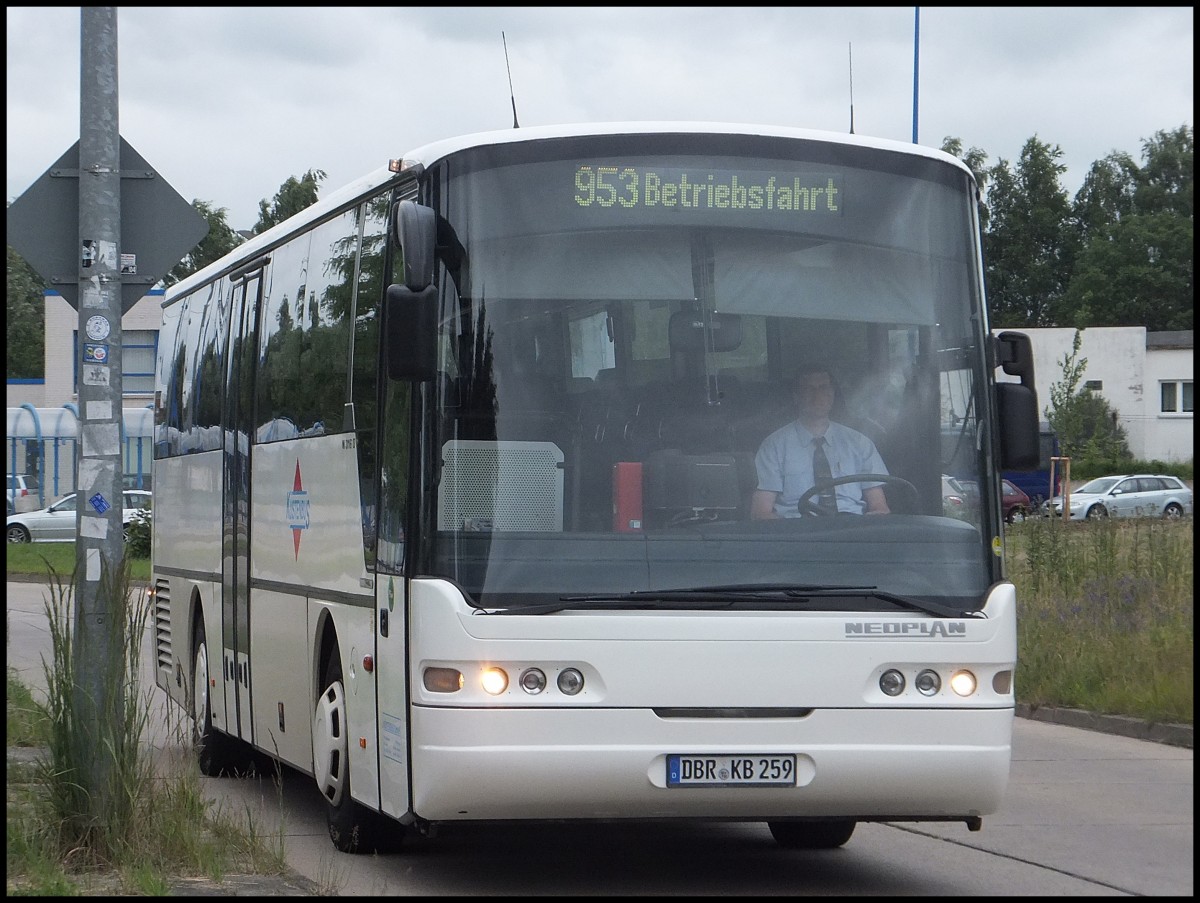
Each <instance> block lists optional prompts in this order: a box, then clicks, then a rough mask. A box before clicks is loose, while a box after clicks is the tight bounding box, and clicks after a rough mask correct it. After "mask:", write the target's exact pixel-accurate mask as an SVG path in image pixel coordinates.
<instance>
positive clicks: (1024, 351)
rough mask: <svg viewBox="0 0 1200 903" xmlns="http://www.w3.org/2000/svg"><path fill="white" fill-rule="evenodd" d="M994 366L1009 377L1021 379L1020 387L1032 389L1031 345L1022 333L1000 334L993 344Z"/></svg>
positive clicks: (1027, 337)
mask: <svg viewBox="0 0 1200 903" xmlns="http://www.w3.org/2000/svg"><path fill="white" fill-rule="evenodd" d="M993 348H994V349H995V355H996V364H995V365H996V366H997V367H1003V368H1004V372H1005V373H1007V374H1008V375H1009V376H1019V377H1021V385H1023V386H1025V387H1026V388H1029V389H1033V388H1034V382H1033V343H1032V342H1031V341H1030V340H1029V336H1027V335H1026V334H1025V333H1023V332H1002V333H1000V334H999V335H998V336H996V338H995V340H994V344H993Z"/></svg>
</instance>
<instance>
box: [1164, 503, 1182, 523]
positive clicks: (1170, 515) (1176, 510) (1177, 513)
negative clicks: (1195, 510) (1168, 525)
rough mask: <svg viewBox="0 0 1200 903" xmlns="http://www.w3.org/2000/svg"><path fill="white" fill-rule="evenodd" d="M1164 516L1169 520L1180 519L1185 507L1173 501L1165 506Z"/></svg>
mask: <svg viewBox="0 0 1200 903" xmlns="http://www.w3.org/2000/svg"><path fill="white" fill-rule="evenodd" d="M1163 517H1165V518H1166V519H1167V520H1179V518H1181V517H1183V508H1181V507H1180V506H1179V505H1177V504H1175V503H1174V502H1171V503H1170V504H1169V505H1167V507H1165V508H1163Z"/></svg>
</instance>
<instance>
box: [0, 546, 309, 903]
mask: <svg viewBox="0 0 1200 903" xmlns="http://www.w3.org/2000/svg"><path fill="white" fill-rule="evenodd" d="M17 548H22V547H17ZM38 548H39V550H41V549H46V550H49V549H50V548H51V547H50V546H49V545H47V546H39V547H38ZM11 551H12V547H10V553H11ZM73 555H74V550H73V547H72V546H71V545H70V544H62V546H61V550H60V551H49V552H48V553H47V554H46V556H45V558H43V559H42V571H41V573H42V575H44V577H43V579H45V577H48V578H49V584H48V590H49V591H48V595H47V598H46V603H45V605H46V616H47V622H48V624H49V628H50V637H51V660H50V661H47V662H45V675H46V684H47V690H46V694H45V701H41V700H39V699H38V698H35V695H34V694H33V693H32V692H31V691H30V689H29V688H28V687H25V686H24V685H22V684H21V683H20V682H19V681H18V680H16V679H15V677H14V672H13V671H12V670H11V669H10V670H9V672H8V678H7V684H8V686H7V690H8V693H7V696H8V699H7V733H8V746H9V747H17V748H22V747H24V748H28V749H30V750H31V754H28V755H24V756H17V757H15V758H14V757H12V756H10V757H9V761H8V763H7V777H8V780H7V800H8V807H7V829H8V831H7V836H8V848H7V849H8V858H7V866H8V867H7V878H6V885H7V890H8V894H9V896H14V895H20V896H45V895H50V894H53V895H55V896H82V895H86V896H95V895H102V894H103V895H110V894H119V895H138V896H164V895H169V894H171V893H172V890H173V887H174V884H175V882H177V881H179V880H180V879H186V878H192V877H200V878H206V879H209V880H211V881H217V882H219V881H221V879H222V878H223V877H224V876H226V875H229V874H233V873H237V874H242V873H245V874H255V875H271V874H283V872H284V871H285V870H286V862H285V859H284V853H283V836H282V830H283V829H282V827H281V828H280V830H279V833H278V834H275V835H265V834H263V833H261V832H260V831H258V830H257V829H256V827H255V825H254V823H253V821H251V822H250V824H249V827H248V828H247V825H246V822H245V820H244V819H240V818H237V817H235V816H234V815H232V814H230V813H227V812H223V811H222V810H221V809H220V808H219V807H217V808H215V809H214V807H213V806H212V804H211V803H210V801H209V800H207V799H206V798H205V796H204V794H203V792H202V786H201V781H200V773H199V768H198V766H197V765H196V763H195V760H194V759H188V761H187V762H186V763H184V764H179V763H176V762H169V761H168V760H166V759H162V760H156V759H155V756H154V751H153V750H152V748H151V747H149V746H148V745H146V744H145V743H144V742H143V738H144V736H145V735H146V729H147V727H148V719H149V712H150V704H149V703H150V700H149V694H150V692H152V688H151V689H150V690H146V689H145V688H143V687H140V686H139V682H138V681H137V680H129V679H128V675H131V674H133V675H136V674H139V673H140V655H141V649H142V643H141V642H138V641H136V640H134V639H133V638H137V637H140V636H141V635H142V634H143V632H144V630H145V627H146V619H147V617H148V616H149V613H150V612H149V604H148V602H147V596H146V594H145V593H142V592H138V591H136V590H135V589H134V587H133V578H132V577H131V575H130V568H129V567H123V568H118V569H116V570H117V573H105V574H104V575H103V578H102V580H101V582H100V584H99V594H100V597H101V602H102V604H103V605H104V606H105V608H106V610H108V611H109V612H110V613H111V617H110V618H109V624H110V625H111V626H110V628H109V630H110V631H111V633H110V642H109V643H108V644H107V648H101V649H99V650H94V651H95V654H93V655H92V656H91V657H90V659H89V664H88V665H87V666H85V667H80V664H79V662H77V659H76V650H75V643H76V640H75V636H74V635H75V633H76V632H77V628H78V630H82V629H83V627H84V626H85V625H86V622H83V623H82V624H81V625H75V624H73V623H72V615H73V611H72V609H73V605H72V596H73V582H70V581H65V580H63V579H62V578H60V577H59V572H58V571H57V570H56V569H54V567H53V566H52V565H51V564H50V559H51V558H58V557H60V556H62V557H64V558H66V559H67V560H70V561H71V564H72V565H73V563H74V562H73ZM17 558H18V560H23V558H24V556H17ZM13 568H14V556H12V555H11V554H10V556H9V573H10V576H11V575H12V573H13ZM106 570H107V569H106ZM81 635H82V634H81ZM91 649H92V645H89V650H91ZM80 661H82V660H80ZM95 661H98V664H93V662H95ZM93 671H95V672H97V673H92V672H93ZM93 686H95V687H97V690H96V691H95V692H94V693H92V692H88V690H87V689H86V688H89V687H93ZM170 711H171V710H170V709H169V707H168V712H169V713H168V715H166V716H165V717H168V718H170V717H171V714H170ZM176 717H178V716H176ZM166 727H167V735H168V736H177V737H178V736H184V735H183V734H182V733H181V732H182V731H183V730H184V729H185V728H184V727H183V726H182V725H180V724H169V725H167V726H166ZM164 763H166V765H165V767H164Z"/></svg>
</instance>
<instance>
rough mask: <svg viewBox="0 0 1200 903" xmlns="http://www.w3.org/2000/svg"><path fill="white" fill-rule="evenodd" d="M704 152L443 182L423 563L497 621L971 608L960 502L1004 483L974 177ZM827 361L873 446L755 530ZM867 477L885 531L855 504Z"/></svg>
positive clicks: (983, 533) (458, 167) (645, 148)
mask: <svg viewBox="0 0 1200 903" xmlns="http://www.w3.org/2000/svg"><path fill="white" fill-rule="evenodd" d="M712 141H713V146H712V147H704V146H702V142H697V141H696V140H695V139H694V137H693V138H692V140H691V141H690V143H689V145H688V147H689V151H690V153H689V154H682V153H679V152H678V150H677V149H675V148H673V147H672V145H671V139H670V136H661V135H660V136H622V137H621V138H620V139H619V140H617V139H614V140H612V141H611V142H609V145H608V146H605V145H604V144H603V143H599V144H597V143H595V142H593V143H592V144H590V145H588V152H587V153H586V154H584V153H582V152H581V151H580V149H579V148H577V147H575V146H573V145H572V142H571V141H569V140H562V141H548V142H544V143H543V144H541V145H532V146H525V147H523V148H517V147H500V148H495V147H484V148H477V149H474V150H472V151H468V152H464V153H462V154H460V155H458V156H452V157H450V158H448V159H447V160H445V161H443V162H442V163H440V164H438V165H439V166H440V167H441V168H442V171H440V172H438V173H436V174H435V176H434V178H433V179H431V182H432V183H433V184H434V185H436V186H437V187H436V191H435V196H434V197H433V198H431V200H432V202H433V206H434V207H435V209H436V210H437V212H438V214H439V216H440V217H441V219H442V220H443V227H444V233H445V235H446V236H447V241H446V242H445V243H444V247H440V248H439V250H440V253H441V254H442V261H443V263H444V270H443V273H444V278H443V280H442V285H441V296H440V297H441V334H440V345H439V347H440V358H439V378H438V380H437V381H436V383H435V384H434V386H433V389H432V391H430V392H429V393H428V404H429V407H430V415H429V419H428V421H427V422H428V423H430V424H431V426H430V427H429V428H430V429H431V430H432V431H434V432H435V434H436V438H435V440H434V442H433V448H434V449H435V453H434V454H433V455H432V456H431V460H430V461H428V462H427V464H426V470H425V471H424V472H423V473H422V479H423V480H424V481H425V482H426V495H427V496H428V497H430V498H431V499H433V500H435V501H434V502H433V505H432V512H431V515H430V516H431V517H432V518H433V520H434V523H433V524H431V526H432V527H433V529H432V530H429V531H427V535H426V538H425V539H424V540H423V541H424V542H425V543H426V546H425V549H424V555H423V561H425V562H428V563H429V565H430V567H431V569H432V573H433V574H434V575H437V576H444V577H447V578H450V579H452V580H454V581H455V582H456V583H457V584H458V585H459V586H460V587H462V588H463V590H464V591H465V592H466V593H467V597H468V599H469V600H470V601H471V602H472V604H475V605H477V606H479V607H481V608H484V609H489V610H490V609H508V608H513V607H520V606H530V605H542V606H546V605H548V604H550V603H552V602H554V601H555V600H559V599H561V598H562V597H569V596H579V595H586V596H587V597H588V598H589V599H591V598H597V599H599V598H603V597H604V596H605V595H606V594H611V595H616V594H627V593H639V592H643V591H648V590H673V589H689V588H703V587H707V586H727V585H731V584H735V585H739V586H756V585H759V586H766V587H789V586H794V587H810V588H811V587H818V588H830V587H833V588H837V587H858V588H870V589H872V590H878V591H879V592H868V591H867V589H863V590H862V592H860V593H858V594H853V593H851V594H849V595H848V594H847V593H844V592H834V593H825V594H819V593H809V594H808V595H803V597H802V598H801V597H797V596H792V597H788V596H783V597H782V598H783V599H784V601H785V602H786V601H787V600H788V599H789V598H791V599H793V600H794V601H793V602H792V603H791V604H794V605H795V606H796V607H797V608H806V609H811V608H813V607H817V608H822V609H826V610H827V609H829V608H833V607H838V608H845V607H847V606H849V607H852V608H858V609H863V610H894V608H895V604H894V601H891V602H890V601H888V599H887V595H888V594H892V595H896V596H906V597H911V598H917V599H926V600H934V601H940V602H942V603H947V604H951V605H952V606H957V609H968V610H969V609H977V608H979V607H980V606H981V605H982V604H983V597H984V594H985V591H986V590H987V588H988V587H989V585H991V584H992V583H993V582H994V581H995V580H997V579H998V577H999V561H998V558H997V556H996V555H995V554H994V551H993V536H994V533H995V529H994V528H993V527H992V526H991V524H992V522H993V521H996V516H995V513H994V512H992V511H989V510H981V506H980V503H979V501H978V499H979V496H975V497H974V499H975V502H974V504H973V505H972V504H969V503H967V502H965V501H964V500H963V499H960V498H955V499H954V500H953V503H952V502H951V500H948V499H947V498H945V497H944V495H943V489H942V486H943V482H942V475H943V474H944V473H952V474H953V475H955V476H957V477H960V478H965V479H975V480H979V478H980V474H985V473H990V472H991V465H990V463H989V456H990V454H991V439H990V438H989V437H988V436H986V435H985V427H984V425H985V424H986V423H987V422H988V406H989V404H990V401H989V396H988V394H987V392H986V387H987V385H988V379H987V373H986V372H985V371H984V369H983V367H984V362H985V360H986V359H987V356H986V355H985V354H984V353H983V349H982V347H981V346H982V344H983V342H984V341H985V339H984V326H983V323H984V315H983V311H982V309H981V308H982V301H981V298H982V291H981V287H980V283H979V280H980V274H979V268H978V258H977V253H978V250H977V247H976V246H975V245H974V244H973V243H972V242H971V241H970V240H969V238H968V237H969V236H971V235H973V234H975V233H976V230H975V229H974V227H973V219H972V218H973V216H974V208H973V205H974V203H975V201H974V193H973V191H968V190H967V189H968V186H969V184H970V182H969V179H968V177H967V176H966V175H965V174H964V173H962V172H960V171H958V170H957V169H955V168H953V167H950V166H947V165H946V164H945V163H944V162H941V161H931V160H929V159H923V158H920V157H913V158H909V157H905V158H903V159H900V158H899V157H898V155H896V154H894V153H889V152H886V151H882V150H879V151H876V150H871V149H869V148H857V149H855V152H854V153H853V154H850V155H843V156H841V157H839V158H837V160H836V161H834V160H833V159H832V158H830V157H829V155H828V152H827V151H822V150H821V149H820V148H818V147H816V146H813V148H812V153H811V154H810V155H808V156H806V155H805V154H804V150H803V145H801V149H800V152H799V153H798V152H797V146H796V145H794V144H793V145H789V149H788V151H787V153H786V155H785V154H784V153H781V152H777V150H776V149H775V148H773V147H772V145H771V144H770V142H769V141H768V140H767V139H754V138H746V137H743V138H741V139H739V141H741V142H742V145H738V146H735V142H734V141H733V140H732V139H731V138H729V137H728V136H718V137H716V138H714V139H712ZM698 145H699V146H698ZM692 154H695V155H694V156H693V155H692ZM439 245H440V246H441V245H443V242H442V233H441V232H440V233H439ZM808 364H820V365H821V366H823V367H824V368H825V369H826V371H827V372H828V373H829V377H830V380H831V382H832V393H833V409H832V413H831V419H832V421H834V422H835V423H837V424H841V425H843V426H844V427H846V428H848V429H849V430H852V431H853V432H854V434H855V435H856V436H861V437H865V440H866V441H867V442H868V443H869V444H870V446H873V448H874V449H875V450H876V451H877V453H878V454H877V456H875V457H870V456H867V457H865V458H863V459H861V460H860V459H857V458H854V457H853V455H852V454H851V451H850V450H848V449H847V448H846V447H841V448H839V447H838V446H837V445H836V443H835V442H833V441H831V444H830V448H831V451H833V457H834V461H833V464H834V466H833V472H832V475H833V476H835V477H839V475H840V478H841V479H842V480H844V478H845V477H846V476H847V475H857V476H859V479H857V480H849V481H844V482H840V483H839V484H838V485H837V486H835V487H834V489H833V499H834V501H833V503H832V505H831V507H830V508H829V509H826V512H825V513H822V510H821V508H820V506H819V505H817V504H816V503H815V500H816V496H812V495H810V496H809V497H807V498H805V497H803V496H802V497H801V498H799V499H798V500H795V501H793V500H791V499H788V501H787V502H786V503H785V502H783V501H780V500H781V499H784V498H786V497H787V496H788V492H787V490H786V489H784V491H782V492H781V493H780V494H779V495H778V496H777V500H776V502H775V513H776V514H778V515H780V516H777V517H771V518H769V519H760V518H756V517H755V516H753V513H754V497H755V493H756V492H758V491H759V490H760V489H761V488H762V486H760V484H761V483H763V481H764V480H766V479H767V477H765V476H764V474H763V469H764V467H766V459H765V457H764V456H767V457H769V455H767V453H766V452H763V453H762V454H760V449H762V448H763V443H764V440H767V438H768V437H769V436H772V435H773V434H777V433H786V432H788V431H789V430H792V431H795V430H796V423H797V416H798V408H797V397H796V395H795V394H794V393H793V391H792V384H791V381H792V379H793V378H794V377H795V375H796V374H797V373H798V372H799V371H800V370H801V369H802V368H803V367H804V366H805V365H808ZM797 435H798V436H799V437H800V440H801V441H807V437H808V433H807V432H805V431H803V430H800V431H798V432H797ZM774 441H775V442H776V443H777V444H778V443H784V444H787V443H789V442H792V443H794V442H795V441H798V440H795V439H792V438H786V439H785V438H778V437H777V438H776V440H774ZM860 441H861V440H859V439H857V438H856V439H855V440H854V442H860ZM852 459H853V460H852ZM864 461H865V462H868V463H863V462H864ZM805 466H808V467H813V466H815V465H812V464H806V465H805ZM864 469H865V470H864ZM789 479H791V478H790V477H785V478H784V482H785V483H786V482H787V481H788V480H789ZM874 488H879V489H882V491H883V493H884V496H885V498H886V509H887V511H888V512H889V513H888V514H886V515H885V516H878V517H877V516H868V515H865V514H864V513H863V511H864V510H865V508H866V507H867V502H866V499H867V497H868V493H869V490H871V489H874ZM984 495H985V500H984V503H983V504H984V505H985V506H986V505H987V504H989V503H988V502H987V501H986V498H987V497H990V494H984ZM381 564H382V565H385V566H386V564H387V562H386V561H381ZM739 604H742V605H751V606H753V605H768V604H772V605H774V604H779V598H777V597H772V599H771V600H767V599H765V598H763V597H756V596H754V595H753V594H749V595H747V596H745V597H743V598H742V599H740V600H739ZM957 609H956V610H957Z"/></svg>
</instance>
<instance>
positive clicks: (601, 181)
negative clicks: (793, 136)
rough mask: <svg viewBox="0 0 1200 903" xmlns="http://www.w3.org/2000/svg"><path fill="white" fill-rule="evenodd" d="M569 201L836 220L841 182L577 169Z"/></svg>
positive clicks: (827, 177) (657, 169)
mask: <svg viewBox="0 0 1200 903" xmlns="http://www.w3.org/2000/svg"><path fill="white" fill-rule="evenodd" d="M573 182H574V184H573V185H572V189H573V192H574V193H573V198H574V201H575V204H576V206H578V207H581V208H592V207H594V208H599V209H606V208H611V209H613V210H629V211H635V210H650V209H659V210H672V209H677V210H681V211H686V210H694V211H704V212H708V211H718V210H719V211H726V210H727V211H740V212H742V213H743V214H744V215H745V216H747V217H752V216H754V215H756V214H762V213H772V212H776V213H785V212H790V213H795V214H807V215H809V216H813V217H832V216H839V215H840V214H841V212H842V194H843V190H844V189H843V184H842V179H841V177H840V176H838V175H834V174H831V173H822V172H804V173H786V172H770V171H766V170H742V171H735V170H728V169H682V168H675V167H662V166H649V165H627V166H626V165H621V164H611V163H605V164H593V163H581V164H579V165H578V166H577V167H576V168H575V172H574V180H573Z"/></svg>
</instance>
